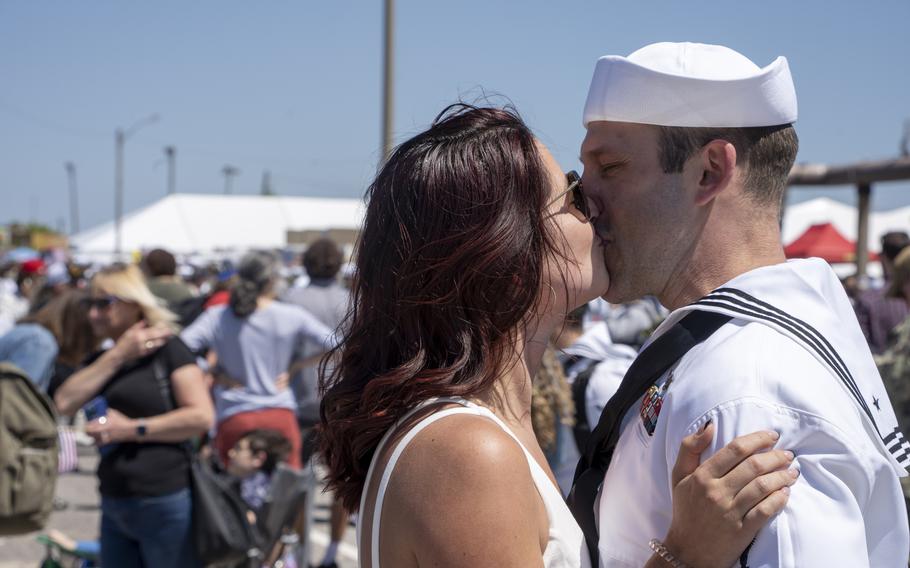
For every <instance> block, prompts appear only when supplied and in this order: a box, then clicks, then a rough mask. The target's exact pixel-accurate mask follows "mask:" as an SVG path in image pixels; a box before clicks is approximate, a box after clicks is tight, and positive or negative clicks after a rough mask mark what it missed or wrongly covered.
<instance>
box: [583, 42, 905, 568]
mask: <svg viewBox="0 0 910 568" xmlns="http://www.w3.org/2000/svg"><path fill="white" fill-rule="evenodd" d="M797 114H798V113H797V100H796V90H795V87H794V85H793V79H792V77H791V75H790V70H789V66H788V63H787V60H786V59H785V58H784V57H778V58H777V59H775V60H774V61H773V62H772V63H771V64H769V65H767V66H765V67H761V68H760V67H759V66H757V65H756V64H755V63H753V62H752V61H750V60H749V59H748V58H746V57H745V56H743V55H741V54H739V53H737V52H735V51H733V50H731V49H729V48H726V47H723V46H712V45H704V44H694V43H657V44H652V45H649V46H646V47H644V48H642V49H640V50H638V51H636V52H634V53H632V54H630V55H629V56H628V57H621V56H614V55H610V56H605V57H602V58H601V59H599V60H598V62H597V66H596V68H595V71H594V77H593V78H592V80H591V87H590V90H589V92H588V99H587V102H586V104H585V112H584V124H585V127H586V128H587V127H588V126H589V124H590V123H591V122H595V121H614V122H626V123H635V124H650V125H658V126H666V127H682V128H749V127H774V126H781V127H784V126H789V125H791V124H793V123H794V122H795V121H796V119H797ZM769 211H770V212H774V211H772V210H769ZM643 221H644V220H643ZM756 226H758V225H756ZM704 238H705V239H711V237H710V236H707V237H704ZM731 242H732V244H731V245H730V246H731V247H738V246H748V245H747V244H743V243H741V242H739V241H737V240H733V241H731ZM694 244H695V245H697V244H699V243H694ZM710 244H711V245H713V246H715V247H722V246H723V242H722V241H719V240H718V239H716V238H715V239H714V240H713V241H711V242H710ZM724 252H725V253H728V254H731V255H735V254H736V252H737V251H735V250H724ZM740 252H742V251H740ZM780 252H781V253H782V251H780ZM725 269H728V270H729V269H732V268H731V267H725ZM616 276H617V277H618V278H622V275H616ZM712 286H713V284H712ZM712 312H714V313H712ZM708 420H711V421H713V422H714V424H716V437H715V439H714V440H713V445H712V447H709V448H708V449H707V450H706V453H705V455H704V456H703V457H705V458H706V457H707V456H710V455H712V454H713V453H714V452H716V451H717V450H718V449H720V448H721V447H723V446H724V445H725V444H727V443H729V442H731V441H732V440H733V439H734V438H735V437H737V436H740V435H745V434H749V433H752V432H755V431H758V430H766V429H774V430H777V431H778V432H780V434H781V436H780V440H779V442H778V447H779V448H781V449H787V450H792V451H793V452H794V453H795V454H796V459H795V467H798V468H799V469H800V471H801V476H800V478H799V479H798V480H797V482H796V484H795V485H794V486H793V487H792V488H791V493H790V498H789V501H788V503H787V505H786V507H785V508H784V510H783V511H782V512H781V513H780V514H778V515H777V516H776V517H775V518H773V519H772V520H771V521H770V522H769V524H768V525H767V526H766V527H764V528H763V529H762V530H761V531H760V532H759V533H758V536H757V537H756V539H755V540H754V542H753V543H752V545H751V546H750V547H749V548H748V549H747V550H746V551H745V552H744V553H743V555H742V557H741V559H740V562H739V565H740V566H749V567H751V568H759V567H763V566H798V567H813V568H814V567H816V566H849V567H851V568H853V567H861V566H876V567H880V566H906V565H907V559H908V556H910V531H908V527H907V516H906V511H905V505H904V500H903V497H902V492H901V487H900V482H899V477H903V476H906V475H907V472H906V470H905V467H906V465H907V463H908V449H910V445H908V444H907V442H906V441H905V440H904V438H903V436H902V435H901V433H900V432H899V431H898V429H897V421H896V419H895V416H894V411H893V410H892V408H891V404H890V402H889V400H888V397H887V394H886V393H885V389H884V387H883V386H882V381H881V377H880V376H879V374H878V370H877V369H876V367H875V364H874V363H873V360H872V356H871V354H870V353H869V349H868V347H867V345H866V341H865V338H864V337H863V335H862V332H861V331H860V328H859V324H858V323H857V321H856V316H855V315H854V312H853V309H852V308H851V306H850V302H849V300H848V299H847V296H846V294H845V292H844V290H843V287H842V286H841V284H840V282H839V281H838V279H837V278H836V276H835V275H834V273H833V272H832V271H831V269H830V267H828V266H827V264H825V263H824V262H823V261H820V260H815V259H811V260H800V261H792V262H787V263H783V264H777V265H772V266H762V267H760V268H755V269H753V270H748V269H745V270H744V271H743V273H741V274H739V276H736V277H735V278H733V279H732V280H730V281H729V282H727V283H725V284H723V285H721V286H720V287H718V288H717V289H715V291H714V292H712V293H710V294H709V295H707V296H706V297H704V298H702V299H701V300H699V301H696V302H695V303H693V304H691V305H689V306H686V307H683V308H680V309H677V310H676V311H674V312H673V313H671V314H670V316H669V317H668V319H667V320H666V321H665V322H664V323H663V324H662V325H661V326H660V327H659V328H658V329H657V331H656V332H655V334H654V335H653V337H652V338H651V340H650V343H649V344H648V345H646V346H645V347H644V349H643V351H642V353H641V355H639V357H638V358H636V360H635V362H634V363H633V364H632V367H631V368H630V370H629V372H628V373H627V374H626V376H625V377H624V378H623V382H622V384H621V385H620V387H619V390H618V391H617V394H616V395H615V396H614V397H613V398H612V399H611V400H610V401H609V402H608V403H607V406H606V408H605V409H604V412H603V413H602V415H601V417H600V420H599V422H598V425H597V427H596V428H595V430H594V431H593V432H592V434H591V439H590V441H589V443H588V445H587V447H586V448H585V452H584V455H583V456H582V460H581V461H580V463H579V467H578V469H577V470H576V476H575V484H574V487H573V490H572V493H571V495H570V500H569V502H570V506H571V507H572V511H573V513H574V514H575V516H576V518H577V519H578V520H579V524H580V526H581V527H582V530H583V531H584V532H585V535H586V543H587V545H588V550H589V553H590V555H591V557H592V558H599V563H600V564H601V565H602V566H635V567H640V566H642V565H643V564H644V563H645V562H646V561H647V559H648V558H649V557H650V556H651V552H652V551H651V549H650V547H649V541H650V540H651V539H660V538H663V537H664V536H665V535H666V534H667V530H668V528H669V526H670V519H671V515H672V501H671V500H672V487H671V479H672V477H671V472H672V464H673V463H674V462H675V460H676V457H677V453H678V451H679V447H680V443H681V442H682V439H683V438H684V437H685V436H687V435H689V434H692V433H694V432H696V431H697V430H698V429H699V428H701V427H702V426H703V425H704V424H705V423H706V422H707V421H708ZM695 544H697V543H695Z"/></svg>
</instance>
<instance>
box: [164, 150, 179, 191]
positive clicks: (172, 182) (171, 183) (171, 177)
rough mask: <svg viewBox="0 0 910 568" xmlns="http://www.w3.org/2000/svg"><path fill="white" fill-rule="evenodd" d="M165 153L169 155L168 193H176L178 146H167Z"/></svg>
mask: <svg viewBox="0 0 910 568" xmlns="http://www.w3.org/2000/svg"><path fill="white" fill-rule="evenodd" d="M164 155H165V156H167V194H168V195H174V193H176V191H177V148H175V147H173V146H165V147H164Z"/></svg>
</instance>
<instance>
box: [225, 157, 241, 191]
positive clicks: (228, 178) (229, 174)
mask: <svg viewBox="0 0 910 568" xmlns="http://www.w3.org/2000/svg"><path fill="white" fill-rule="evenodd" d="M221 173H222V174H224V194H225V195H230V194H231V182H232V181H233V179H234V176H236V175H237V174H239V173H240V170H238V169H237V168H235V167H234V166H232V165H230V164H225V165H224V167H223V168H221Z"/></svg>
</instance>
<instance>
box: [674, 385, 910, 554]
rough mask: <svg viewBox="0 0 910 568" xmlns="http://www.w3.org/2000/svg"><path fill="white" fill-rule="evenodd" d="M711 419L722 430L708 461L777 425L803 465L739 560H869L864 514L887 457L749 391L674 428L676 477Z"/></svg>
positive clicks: (820, 421)
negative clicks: (687, 447) (689, 439)
mask: <svg viewBox="0 0 910 568" xmlns="http://www.w3.org/2000/svg"><path fill="white" fill-rule="evenodd" d="M706 419H711V420H712V421H713V422H714V423H715V424H716V430H715V432H716V433H715V438H714V441H713V443H712V445H711V446H709V448H708V449H707V450H706V451H705V453H704V454H703V455H702V462H704V461H705V460H706V459H708V457H710V456H711V455H713V454H714V453H715V452H716V451H717V450H719V449H720V448H722V447H723V446H724V445H726V444H727V443H729V442H730V441H732V440H733V439H734V438H736V437H737V436H741V435H744V434H749V433H752V432H756V431H759V430H776V431H778V432H779V433H780V435H781V437H780V440H779V442H778V444H777V448H778V449H787V450H791V451H793V452H794V453H795V454H796V459H795V461H794V467H796V468H798V469H799V470H800V477H799V479H798V480H797V482H796V484H795V485H794V486H793V487H792V488H791V493H790V499H789V501H788V502H787V505H786V507H785V508H784V510H783V511H782V512H781V513H780V514H778V515H777V516H776V517H775V518H773V519H772V520H771V521H770V522H769V523H768V525H767V526H766V527H765V528H763V529H762V530H761V531H760V532H759V533H758V536H757V537H756V539H755V541H754V542H753V544H752V546H751V547H750V549H749V550H748V551H747V558H745V559H744V560H745V563H742V562H740V563H738V564H737V566H749V567H750V568H760V567H765V566H767V567H771V566H851V567H862V566H868V565H869V557H868V547H867V542H866V525H865V522H864V519H863V513H864V511H866V512H868V509H867V507H868V506H869V505H870V503H871V502H873V501H875V500H876V499H874V495H873V493H880V492H881V491H876V485H877V484H876V478H881V479H884V477H885V476H887V475H889V474H890V471H889V470H888V468H889V467H890V466H889V464H887V462H885V461H884V460H882V459H878V460H877V459H876V456H875V455H871V454H869V453H867V452H865V453H864V450H863V449H857V448H862V447H863V445H862V444H857V443H851V442H850V441H849V438H848V436H847V435H846V433H845V432H843V431H842V430H840V429H839V428H838V427H837V426H836V425H834V424H832V423H831V422H829V421H827V420H825V419H823V418H821V417H818V416H815V415H811V414H808V413H805V412H801V411H798V410H795V409H792V408H787V407H784V406H780V405H776V404H772V403H770V402H767V401H765V400H762V399H758V398H743V399H738V400H734V401H730V402H726V403H724V404H721V405H719V406H716V407H714V408H713V409H711V410H710V411H708V412H707V413H706V414H705V415H704V416H702V417H700V418H699V419H698V420H696V421H695V422H694V423H693V424H692V426H691V427H690V428H687V429H686V431H680V432H678V433H676V434H675V435H674V434H668V436H667V455H668V461H667V464H668V465H667V467H668V474H669V475H670V476H671V477H670V478H671V479H672V468H673V464H674V463H675V462H676V455H677V454H678V453H679V447H680V443H681V442H682V439H683V437H685V436H687V435H689V434H692V433H693V432H695V431H696V430H697V429H699V428H700V427H701V426H702V425H703V424H704V423H705V420H706ZM879 485H882V486H884V485H885V483H882V484H879ZM903 562H906V559H904V560H903Z"/></svg>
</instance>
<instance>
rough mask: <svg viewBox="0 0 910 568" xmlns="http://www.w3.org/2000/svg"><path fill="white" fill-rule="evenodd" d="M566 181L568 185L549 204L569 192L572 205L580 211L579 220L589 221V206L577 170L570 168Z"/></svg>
mask: <svg viewBox="0 0 910 568" xmlns="http://www.w3.org/2000/svg"><path fill="white" fill-rule="evenodd" d="M566 182H567V183H568V184H569V187H567V188H566V190H565V191H563V192H562V193H560V194H559V195H557V196H556V199H554V200H553V201H551V202H550V205H553V204H554V203H556V202H557V201H559V200H560V199H562V198H563V197H565V196H566V194H567V193H571V194H572V206H573V207H574V208H575V210H576V211H578V212H579V213H581V218H580V220H581V221H584V222H585V223H589V222H590V221H591V207H590V206H589V205H588V200H587V199H586V198H585V193H584V188H583V187H582V185H581V176H580V175H578V172H576V171H575V170H572V171H570V172H569V173H567V174H566Z"/></svg>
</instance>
